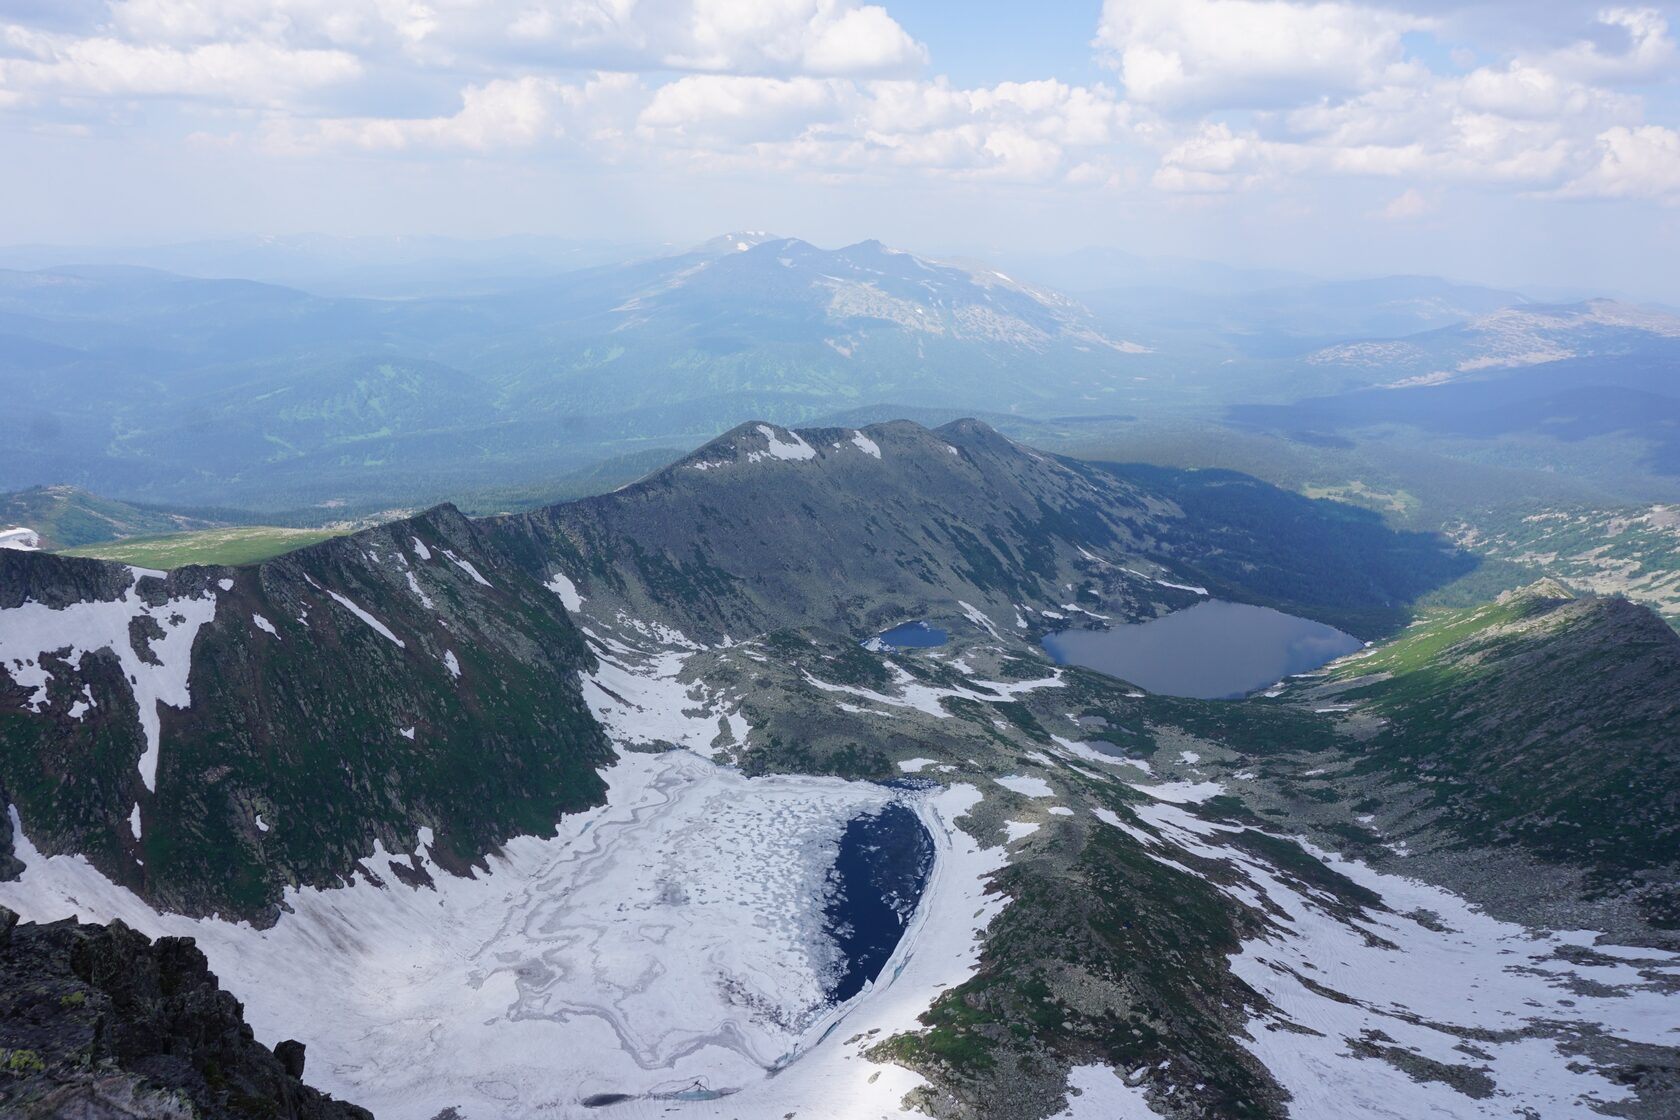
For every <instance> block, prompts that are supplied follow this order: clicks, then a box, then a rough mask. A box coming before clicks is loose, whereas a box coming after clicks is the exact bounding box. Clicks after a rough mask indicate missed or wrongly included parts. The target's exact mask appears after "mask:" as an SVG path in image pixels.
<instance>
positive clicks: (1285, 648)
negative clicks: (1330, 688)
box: [1044, 599, 1365, 700]
mask: <svg viewBox="0 0 1680 1120" xmlns="http://www.w3.org/2000/svg"><path fill="white" fill-rule="evenodd" d="M1364 644H1365V643H1363V642H1361V641H1360V640H1359V639H1358V638H1355V637H1354V636H1353V635H1352V634H1345V633H1343V632H1342V631H1340V630H1338V629H1336V628H1335V627H1334V626H1326V625H1324V624H1323V623H1322V622H1313V621H1312V620H1311V619H1306V618H1297V617H1296V616H1294V615H1292V614H1284V613H1283V612H1282V611H1275V610H1272V609H1271V608H1270V607H1253V606H1249V605H1248V604H1246V603H1226V602H1223V601H1221V600H1218V599H1214V600H1211V601H1209V602H1206V603H1198V604H1197V605H1196V606H1194V607H1191V608H1190V609H1188V610H1182V611H1174V612H1173V613H1172V614H1169V615H1166V616H1164V617H1162V618H1157V619H1153V620H1151V621H1149V622H1143V623H1138V624H1136V625H1131V626H1114V627H1111V628H1109V629H1107V630H1063V631H1061V632H1059V633H1056V634H1050V635H1048V636H1047V637H1046V638H1045V639H1044V648H1045V650H1046V651H1048V652H1049V654H1050V656H1051V657H1052V658H1054V659H1055V661H1056V664H1058V665H1080V666H1083V667H1085V668H1087V669H1095V670H1097V671H1098V672H1099V673H1107V674H1108V675H1109V676H1111V677H1119V678H1120V679H1122V680H1126V681H1130V682H1131V683H1133V684H1135V685H1137V686H1138V687H1139V688H1143V689H1147V690H1148V691H1150V692H1159V693H1163V694H1165V695H1168V696H1192V697H1196V698H1198V699H1203V700H1217V699H1228V698H1232V697H1238V696H1243V695H1246V694H1247V693H1250V692H1253V691H1254V690H1255V689H1257V688H1264V687H1265V686H1266V685H1268V684H1271V683H1272V682H1274V681H1278V680H1282V679H1283V678H1284V677H1287V676H1289V675H1290V674H1291V673H1305V672H1307V671H1308V670H1311V669H1316V668H1318V667H1319V666H1320V665H1323V664H1324V663H1326V662H1328V661H1333V660H1335V659H1336V658H1338V657H1341V656H1342V655H1344V654H1348V653H1352V652H1353V651H1354V650H1356V649H1359V648H1361V647H1362V646H1363V645H1364Z"/></svg>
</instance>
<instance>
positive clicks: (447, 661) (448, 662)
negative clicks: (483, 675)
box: [443, 649, 461, 680]
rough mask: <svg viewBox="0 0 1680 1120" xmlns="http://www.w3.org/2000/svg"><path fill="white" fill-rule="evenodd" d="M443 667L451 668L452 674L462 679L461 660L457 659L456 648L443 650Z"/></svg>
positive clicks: (457, 678)
mask: <svg viewBox="0 0 1680 1120" xmlns="http://www.w3.org/2000/svg"><path fill="white" fill-rule="evenodd" d="M443 667H444V668H445V669H448V670H449V675H450V676H452V677H454V678H455V679H456V680H460V679H461V662H460V661H459V660H457V659H456V657H455V651H454V650H452V649H446V650H444V651H443Z"/></svg>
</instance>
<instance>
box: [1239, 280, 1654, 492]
mask: <svg viewBox="0 0 1680 1120" xmlns="http://www.w3.org/2000/svg"><path fill="white" fill-rule="evenodd" d="M1301 367H1302V369H1303V372H1304V374H1305V376H1306V377H1307V378H1309V379H1312V380H1314V381H1316V382H1317V383H1318V384H1320V385H1324V384H1334V385H1337V386H1338V387H1339V389H1340V391H1337V392H1330V393H1326V394H1324V395H1311V396H1306V397H1305V398H1304V399H1301V400H1298V401H1296V402H1295V403H1292V404H1282V405H1274V404H1264V405H1262V404H1250V405H1238V406H1235V407H1233V408H1232V409H1231V410H1230V416H1231V417H1232V419H1234V420H1235V421H1237V422H1238V423H1240V424H1242V425H1245V426H1252V427H1257V428H1263V429H1270V430H1275V431H1285V432H1302V433H1317V434H1318V435H1319V436H1320V437H1323V436H1336V437H1344V438H1345V437H1347V436H1350V435H1353V434H1356V433H1360V432H1365V431H1372V430H1382V429H1391V428H1392V427H1393V426H1397V425H1403V426H1405V427H1406V428H1409V429H1411V430H1414V431H1417V432H1420V433H1423V434H1424V435H1425V436H1428V437H1439V438H1443V439H1458V440H1475V441H1484V442H1486V441H1495V440H1500V439H1506V440H1519V441H1529V444H1530V447H1529V449H1528V451H1527V453H1526V454H1527V456H1528V460H1527V461H1533V462H1535V463H1537V464H1538V463H1548V464H1552V465H1556V464H1557V462H1558V461H1559V459H1560V458H1562V457H1564V456H1566V455H1568V454H1570V449H1571V448H1572V447H1575V446H1580V447H1583V448H1586V447H1589V446H1590V441H1594V440H1604V439H1609V438H1614V439H1615V440H1617V441H1618V445H1617V446H1616V447H1614V448H1605V450H1604V451H1603V452H1602V454H1603V455H1606V456H1609V457H1612V458H1613V459H1615V460H1619V461H1622V462H1630V461H1631V462H1637V463H1640V464H1642V466H1643V468H1644V469H1645V470H1646V471H1648V472H1649V473H1650V474H1652V475H1657V476H1669V477H1671V476H1674V475H1676V474H1680V383H1677V382H1676V380H1675V376H1674V371H1675V369H1676V368H1677V367H1680V316H1675V315H1670V314H1667V313H1665V312H1662V311H1656V310H1650V309H1645V308H1640V307H1635V306H1632V305H1629V304H1622V303H1614V302H1611V301H1608V300H1593V301H1589V302H1586V303H1579V304H1570V305H1564V306H1537V305H1531V306H1524V307H1513V308H1507V309H1504V310H1501V311H1496V312H1494V313H1492V314H1489V315H1484V316H1479V317H1477V318H1475V319H1472V320H1470V321H1469V322H1466V323H1462V324H1459V325H1457V326H1452V327H1444V328H1441V329H1439V330H1435V331H1429V332H1425V333H1422V334H1417V335H1411V336H1408V337H1406V338H1401V339H1381V340H1368V341H1360V342H1350V343H1344V344H1339V345H1336V346H1332V347H1328V348H1325V349H1322V350H1319V351H1317V352H1315V353H1313V354H1311V355H1309V356H1308V357H1306V358H1305V359H1304V361H1303V362H1302V363H1301ZM1507 454H1511V452H1509V451H1507ZM1571 462H1573V461H1571ZM1576 469H1577V470H1580V472H1581V473H1582V474H1584V475H1585V474H1589V473H1590V472H1589V471H1588V470H1587V469H1583V468H1581V467H1579V466H1577V468H1576Z"/></svg>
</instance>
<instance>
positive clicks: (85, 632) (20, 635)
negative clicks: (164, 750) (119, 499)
mask: <svg viewBox="0 0 1680 1120" xmlns="http://www.w3.org/2000/svg"><path fill="white" fill-rule="evenodd" d="M130 572H131V582H130V583H129V585H128V587H126V588H125V589H124V590H123V593H122V595H121V596H120V597H119V598H117V599H114V600H112V601H110V602H99V601H97V600H90V601H85V602H80V603H72V604H70V605H69V606H67V607H63V608H59V609H54V608H52V607H49V606H47V605H46V604H44V603H37V602H24V603H22V604H20V605H18V606H16V607H10V608H7V609H5V610H0V671H4V672H5V673H6V674H7V675H8V676H10V677H11V679H12V681H13V682H14V683H16V684H17V685H19V686H21V687H23V688H26V689H29V690H31V696H30V698H29V700H28V701H26V703H27V704H28V706H29V707H30V709H31V710H33V711H36V712H42V711H45V710H46V709H47V705H48V703H49V697H48V690H47V685H48V682H50V681H51V679H52V673H51V671H50V670H48V668H47V667H46V666H45V665H44V664H43V663H42V655H43V654H48V653H55V654H59V655H61V656H62V658H63V660H64V662H65V664H67V665H68V666H70V668H71V669H72V670H77V669H78V668H79V666H80V665H81V661H82V657H83V656H84V655H86V654H89V653H93V652H95V651H97V650H101V649H108V650H110V651H111V652H112V653H114V654H115V655H116V657H117V660H118V662H119V663H120V664H121V666H122V676H123V679H124V680H126V681H127V682H128V684H129V689H130V691H131V692H132V693H133V695H134V703H135V707H136V708H137V709H138V710H139V713H140V729H141V732H142V734H143V735H144V738H145V750H144V751H143V753H142V754H141V756H140V764H139V769H140V780H141V782H142V783H144V784H145V787H146V788H147V789H149V790H150V789H156V788H157V765H158V750H159V736H160V734H161V732H160V726H159V721H158V705H159V704H168V705H169V706H170V707H172V708H185V707H188V706H190V705H191V703H192V695H191V692H190V690H189V688H188V677H189V675H190V673H191V671H192V647H193V642H194V640H195V639H196V638H197V637H198V632H199V629H200V628H201V627H203V626H204V624H205V623H207V622H209V621H210V620H211V619H212V618H214V617H215V616H216V593H215V592H214V591H204V592H200V593H198V594H197V595H189V596H183V597H181V598H174V599H165V600H163V601H162V602H160V603H158V604H157V605H155V606H154V605H151V604H149V603H147V602H146V601H145V600H143V599H141V598H140V596H139V594H138V591H137V586H138V584H139V581H140V579H141V578H142V577H143V576H148V575H155V574H157V573H153V572H150V571H149V570H147V569H143V568H133V569H130ZM141 618H147V619H149V620H150V621H151V622H152V624H153V625H154V626H155V628H156V630H155V631H154V633H161V636H154V637H151V638H150V640H149V641H148V642H147V648H149V649H150V651H151V656H150V659H149V660H148V659H142V658H141V656H140V654H139V653H138V652H137V651H136V650H135V648H134V640H133V639H132V638H131V637H130V629H129V627H130V624H131V623H132V622H134V621H135V620H137V619H141ZM83 695H84V697H85V698H86V702H87V703H88V704H89V705H90V706H91V703H92V694H91V693H90V692H88V691H87V689H86V687H85V685H84V688H83ZM78 703H80V701H78ZM82 710H83V711H86V709H85V708H84V709H82Z"/></svg>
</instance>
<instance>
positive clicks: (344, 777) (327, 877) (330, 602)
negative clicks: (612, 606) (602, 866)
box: [0, 507, 611, 923]
mask: <svg viewBox="0 0 1680 1120" xmlns="http://www.w3.org/2000/svg"><path fill="white" fill-rule="evenodd" d="M43 608H50V610H48V609H43ZM0 620H3V621H0V663H3V664H4V668H5V670H6V673H5V674H4V675H0V792H3V796H4V798H5V800H6V801H8V802H9V803H10V804H12V805H15V806H16V809H17V811H18V813H19V815H20V817H21V819H22V822H23V826H24V829H25V831H26V833H27V835H28V836H29V837H30V839H31V841H32V842H33V843H34V844H35V845H36V846H37V847H38V848H39V849H40V850H41V851H42V852H44V853H46V854H49V855H50V854H56V853H79V854H82V855H85V856H87V858H88V859H89V860H91V861H92V862H93V863H94V865H95V866H96V867H98V868H99V870H100V871H101V872H103V873H104V874H105V875H107V876H108V877H109V878H111V879H112V880H113V881H115V882H117V883H119V884H121V885H124V886H127V887H129V888H131V889H133V890H135V891H136V892H138V893H139V894H141V895H142V896H143V897H145V898H146V899H148V901H151V902H153V903H154V904H156V905H158V906H160V907H163V908H166V909H172V910H177V911H180V912H184V913H190V914H209V913H213V912H219V913H221V914H223V915H236V916H239V917H245V918H250V919H252V920H254V921H257V922H259V923H263V922H269V921H272V920H273V919H274V918H275V917H276V916H277V915H278V912H279V911H278V906H279V903H280V900H281V897H282V894H283V892H284V891H285V889H287V888H288V887H293V886H299V885H315V886H332V885H335V884H337V883H339V882H341V881H342V879H343V878H344V877H345V876H347V875H350V874H353V873H356V872H357V871H359V870H367V871H370V872H372V873H373V874H375V875H378V876H385V875H390V874H395V875H398V876H399V877H400V876H403V875H405V874H410V875H412V874H419V873H418V872H415V871H414V870H413V866H412V861H410V863H408V864H405V863H399V862H397V861H391V862H392V863H393V864H395V866H383V865H382V866H378V867H371V866H367V865H364V864H362V863H361V862H360V861H363V860H365V859H366V857H367V856H368V854H369V852H371V851H373V850H374V846H375V843H376V842H377V843H379V844H382V845H383V847H384V850H385V851H387V852H392V853H409V852H413V851H415V849H416V847H417V845H418V843H419V842H420V836H421V834H422V833H421V830H422V829H429V830H431V837H432V840H431V847H430V852H431V855H432V858H433V859H434V860H435V861H436V862H437V863H438V864H439V865H441V866H444V867H447V868H449V869H451V870H454V871H458V872H464V871H465V870H466V869H467V868H468V867H469V866H471V865H472V864H473V863H475V862H477V861H479V860H481V859H482V857H483V856H484V854H485V853H486V852H489V851H492V850H494V849H495V848H496V847H497V846H498V845H499V844H501V843H502V842H503V841H505V840H506V839H508V838H509V837H511V836H515V835H523V834H530V833H547V832H549V831H551V830H552V829H553V827H554V823H555V821H556V820H558V819H559V817H560V816H561V815H562V814H563V813H565V812H572V811H577V810H579V809H582V808H585V807H587V806H589V805H592V804H597V803H599V801H600V799H601V797H602V795H603V792H604V785H603V783H602V781H601V779H600V777H599V775H598V773H597V767H598V766H600V765H602V764H603V763H605V762H606V761H607V760H608V759H610V758H611V748H610V747H609V745H608V743H607V741H606V738H605V736H604V735H603V734H602V732H601V730H600V728H599V727H598V726H597V725H596V723H595V721H594V719H593V718H592V717H591V716H590V714H589V712H588V711H587V709H586V707H585V705H584V703H583V700H582V696H581V692H580V684H579V679H578V674H579V671H580V670H587V669H588V668H589V667H591V666H592V665H593V663H594V662H593V658H592V655H591V654H590V653H589V650H588V649H587V647H586V646H585V645H584V643H583V640H582V638H581V637H580V636H579V634H578V632H577V631H576V629H575V628H574V627H573V626H572V623H571V621H570V619H569V618H568V617H567V615H566V612H565V610H564V608H563V606H562V605H561V602H560V600H559V599H558V598H557V597H556V596H555V595H554V593H553V592H552V591H550V590H549V589H547V588H545V587H543V586H542V585H541V584H540V583H539V582H537V581H536V580H535V579H534V578H532V577H531V576H530V575H529V574H527V573H526V572H525V571H524V570H523V569H521V568H520V567H518V566H517V565H514V564H512V563H510V562H509V561H508V560H507V559H506V558H504V557H503V556H502V555H501V554H500V553H498V552H497V551H495V550H494V549H492V548H488V547H486V544H485V541H484V539H483V534H482V532H481V530H480V529H479V528H478V527H477V526H476V525H475V524H474V523H473V522H471V521H469V520H468V519H467V518H465V517H463V516H461V515H460V514H459V513H457V512H456V511H455V510H454V509H453V508H451V507H440V508H438V509H435V510H432V511H430V512H428V513H426V514H423V515H421V516H419V517H415V518H410V519H407V520H404V521H399V522H393V523H391V524H388V525H384V526H380V527H379V528H376V529H371V530H367V531H365V532H362V533H358V534H356V535H354V536H352V537H345V538H338V539H334V540H330V541H326V542H323V543H322V544H320V545H317V546H314V547H311V548H307V549H303V550H300V551H298V552H294V553H291V554H289V555H286V556H283V557H280V558H278V559H275V560H271V561H268V562H265V563H262V564H257V565H252V566H249V567H242V568H208V567H187V568H181V569H177V570H175V571H173V572H170V573H168V574H167V575H162V576H159V575H148V574H145V573H137V572H136V571H134V570H133V569H130V568H128V567H126V566H123V565H120V564H109V563H104V562H99V561H91V560H76V559H71V558H67V557H59V556H52V555H46V554H30V553H10V552H8V553H5V554H4V555H0ZM189 659H190V664H189ZM154 713H155V715H154ZM148 724H149V726H148ZM6 831H7V832H8V833H9V831H10V830H9V828H8V829H7V830H6ZM7 847H9V843H8V844H7Z"/></svg>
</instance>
